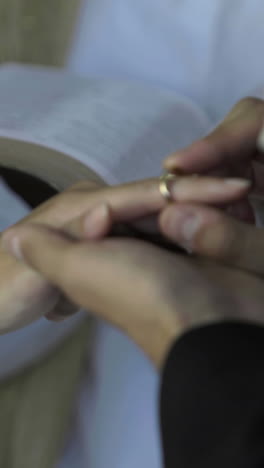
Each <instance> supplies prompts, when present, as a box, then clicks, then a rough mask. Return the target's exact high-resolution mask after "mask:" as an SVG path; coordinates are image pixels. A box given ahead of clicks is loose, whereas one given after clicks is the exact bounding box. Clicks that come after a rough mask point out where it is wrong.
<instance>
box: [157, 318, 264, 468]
mask: <svg viewBox="0 0 264 468" xmlns="http://www.w3.org/2000/svg"><path fill="white" fill-rule="evenodd" d="M160 413H161V430H162V440H163V450H164V465H165V467H166V468H209V467H210V468H260V467H264V328H262V327H258V326H254V325H248V324H238V323H229V324H228V323H226V324H221V325H212V326H208V327H204V328H201V329H197V330H193V331H191V332H190V333H187V334H186V335H185V336H183V337H182V338H181V339H180V340H179V341H177V342H176V343H175V344H174V346H173V348H172V349H171V351H170V353H169V356H168V358H167V361H166V364H165V367H164V371H163V379H162V388H161V406H160Z"/></svg>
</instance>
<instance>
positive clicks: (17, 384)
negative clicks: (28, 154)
mask: <svg viewBox="0 0 264 468" xmlns="http://www.w3.org/2000/svg"><path fill="white" fill-rule="evenodd" d="M80 4H81V0H0V63H1V62H2V63H3V62H24V63H33V64H40V65H52V66H63V64H64V63H65V59H66V57H67V54H68V51H69V48H70V44H71V40H72V35H73V32H74V27H75V24H76V20H77V18H78V14H79V7H80ZM0 105H1V103H0ZM9 149H10V148H9ZM7 153H8V148H7ZM16 157H19V155H16V156H15V160H16ZM1 158H2V160H4V155H2V156H1ZM9 160H10V158H9ZM2 162H3V161H2ZM75 169H76V168H75ZM75 175H76V174H75ZM74 178H75V176H74V167H72V181H74ZM77 179H78V178H77ZM77 179H76V180H77ZM93 325H94V324H93V321H92V320H91V318H90V319H89V318H88V317H87V320H86V321H84V322H83V323H82V324H81V326H79V327H78V329H76V330H75V331H74V332H73V333H72V335H71V336H70V337H69V338H68V339H67V340H65V342H64V343H62V344H61V345H60V346H58V347H57V349H55V350H53V351H52V352H51V353H50V354H49V356H46V357H45V358H44V359H43V360H42V361H41V362H38V363H36V364H35V365H34V366H32V367H31V368H28V369H25V370H24V371H22V373H21V374H20V375H17V376H14V377H12V378H9V379H7V380H6V381H4V382H0V468H54V467H55V465H56V464H57V461H58V458H59V457H60V455H61V452H62V449H63V444H64V442H65V437H66V435H67V431H68V428H69V425H70V424H71V415H72V411H73V410H74V407H75V400H76V396H77V394H78V390H79V387H80V383H81V379H82V375H83V372H84V370H85V371H87V366H88V362H87V359H88V356H89V351H88V349H89V347H90V346H91V344H92V341H93V336H94V326H93ZM0 339H1V337H0ZM0 362H1V356H0Z"/></svg>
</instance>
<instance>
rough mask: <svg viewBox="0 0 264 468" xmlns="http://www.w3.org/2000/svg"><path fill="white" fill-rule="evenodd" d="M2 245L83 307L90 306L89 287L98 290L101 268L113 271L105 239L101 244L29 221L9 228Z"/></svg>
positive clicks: (102, 270)
mask: <svg viewBox="0 0 264 468" xmlns="http://www.w3.org/2000/svg"><path fill="white" fill-rule="evenodd" d="M2 246H3V247H4V249H5V250H6V251H8V252H9V253H10V254H12V255H14V256H15V257H16V258H17V259H20V260H21V261H22V262H24V263H26V264H27V265H28V266H30V267H31V268H32V269H34V270H36V271H37V272H39V273H40V274H41V275H43V276H44V277H45V278H46V279H47V280H48V281H49V282H50V283H51V284H54V285H56V286H57V287H58V288H59V289H60V290H61V291H62V292H63V293H64V294H65V296H66V297H67V298H69V299H70V300H71V302H72V303H74V304H78V305H79V306H80V307H87V288H88V287H91V290H92V289H93V288H95V289H96V290H97V286H96V283H98V278H100V276H98V274H99V273H98V270H99V271H100V274H101V275H102V274H103V272H105V273H106V272H107V273H108V274H110V271H109V255H107V250H106V249H104V246H103V243H101V244H100V248H98V246H97V245H96V243H94V242H91V243H88V242H85V243H80V242H76V241H74V240H72V239H71V238H69V237H68V236H65V234H64V233H61V232H60V231H58V230H55V229H53V228H50V227H47V226H44V225H40V224H28V225H27V226H21V227H16V228H13V229H12V230H11V229H10V230H9V232H6V233H5V234H4V235H3V237H2ZM112 260H113V259H112V258H111V261H112ZM111 271H112V270H111ZM111 274H112V273H111ZM82 279H83V281H84V282H85V285H84V284H83V283H82ZM82 288H84V290H82ZM80 296H81V297H80ZM84 296H85V297H84ZM82 298H83V300H82Z"/></svg>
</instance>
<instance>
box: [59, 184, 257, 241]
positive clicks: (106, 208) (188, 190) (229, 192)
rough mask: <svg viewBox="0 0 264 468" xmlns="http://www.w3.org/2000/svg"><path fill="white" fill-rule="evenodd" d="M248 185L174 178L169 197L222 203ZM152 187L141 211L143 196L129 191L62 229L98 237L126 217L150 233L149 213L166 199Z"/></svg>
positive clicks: (243, 191) (152, 224) (75, 234)
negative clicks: (126, 196)
mask: <svg viewBox="0 0 264 468" xmlns="http://www.w3.org/2000/svg"><path fill="white" fill-rule="evenodd" d="M156 184H158V182H156ZM249 187H250V184H249V182H248V181H244V180H239V179H238V180H237V179H218V178H213V177H197V178H193V177H179V178H175V180H174V181H173V182H172V183H171V185H170V193H171V196H172V198H173V199H174V200H175V201H178V202H182V201H195V202H205V203H207V204H217V203H219V204H223V203H225V202H226V203H227V202H229V203H230V202H232V201H234V200H237V199H239V198H241V197H244V196H245V194H247V192H248V191H249ZM152 188H153V197H152V199H150V200H149V205H147V204H146V201H145V205H144V211H142V210H143V208H142V198H140V199H137V194H135V193H134V195H133V197H132V194H131V199H130V200H129V201H128V200H127V199H126V198H125V197H121V198H118V199H112V203H111V204H110V203H109V198H108V202H107V203H101V204H100V205H97V206H95V207H94V208H93V209H92V210H91V211H89V212H88V213H85V214H84V215H83V216H81V217H78V218H75V219H74V220H72V221H71V222H70V223H67V224H66V225H65V226H64V230H65V232H67V233H68V234H70V235H72V236H73V237H75V238H79V239H80V238H87V239H100V238H103V237H105V236H106V235H107V234H109V233H110V231H111V229H112V227H113V225H114V224H116V223H124V222H126V221H128V220H129V221H130V223H131V222H132V221H134V223H133V225H134V227H135V228H137V229H139V230H143V232H149V229H150V227H152V229H153V231H150V232H157V229H156V226H157V223H156V220H155V218H154V217H153V216H152V217H151V216H150V214H151V212H152V211H153V210H154V209H155V210H157V209H158V206H161V205H164V202H165V200H164V199H163V197H162V196H161V194H160V192H159V190H158V185H157V187H156V188H155V189H154V184H153V187H152ZM142 196H143V194H142ZM153 199H154V201H153ZM128 203H129V204H130V210H129V211H128V210H124V205H126V204H128ZM132 203H134V204H132ZM138 204H139V205H138ZM129 213H130V214H129ZM132 213H133V214H134V216H133V215H132ZM140 215H141V217H142V216H143V215H145V217H146V216H147V217H148V220H147V222H146V219H145V220H144V219H143V220H141V221H140ZM141 228H142V229H141Z"/></svg>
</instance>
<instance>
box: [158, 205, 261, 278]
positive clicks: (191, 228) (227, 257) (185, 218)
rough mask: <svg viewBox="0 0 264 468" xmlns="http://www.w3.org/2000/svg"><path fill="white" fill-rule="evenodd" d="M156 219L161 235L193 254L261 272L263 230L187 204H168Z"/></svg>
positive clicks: (211, 210)
mask: <svg viewBox="0 0 264 468" xmlns="http://www.w3.org/2000/svg"><path fill="white" fill-rule="evenodd" d="M159 221H160V228H161V231H162V232H163V234H164V235H166V236H167V237H168V238H169V239H171V240H173V241H174V242H176V243H178V244H180V245H181V246H183V247H185V248H187V249H189V250H191V251H193V252H194V253H196V254H199V255H202V256H205V257H208V258H211V259H214V260H218V261H221V262H224V263H226V264H229V265H232V266H236V267H239V268H242V269H244V270H248V271H250V272H253V273H258V274H261V275H262V274H264V230H262V229H257V228H256V227H254V226H251V225H248V224H243V223H241V222H239V221H237V220H235V219H232V218H230V217H228V216H227V215H225V214H224V213H222V212H220V211H218V210H215V209H213V208H208V207H203V206H198V205H189V204H188V205H187V204H186V205H185V204H184V205H182V206H177V205H171V206H169V207H167V208H166V209H165V210H164V211H163V212H162V214H161V216H160V220H159Z"/></svg>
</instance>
